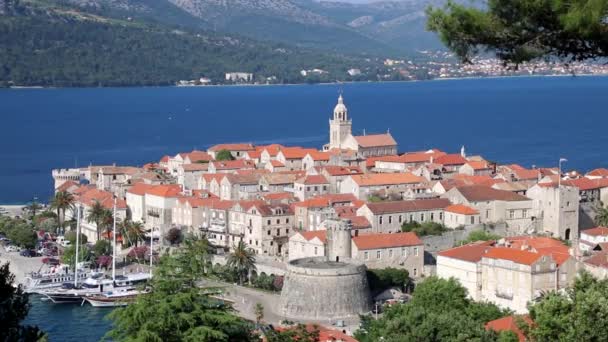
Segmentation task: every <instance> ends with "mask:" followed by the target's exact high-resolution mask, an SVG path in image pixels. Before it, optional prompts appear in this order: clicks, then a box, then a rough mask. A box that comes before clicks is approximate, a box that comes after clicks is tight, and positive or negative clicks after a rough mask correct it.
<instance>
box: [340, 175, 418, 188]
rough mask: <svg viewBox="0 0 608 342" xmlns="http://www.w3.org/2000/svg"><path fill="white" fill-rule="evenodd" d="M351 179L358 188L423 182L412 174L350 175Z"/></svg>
mask: <svg viewBox="0 0 608 342" xmlns="http://www.w3.org/2000/svg"><path fill="white" fill-rule="evenodd" d="M351 177H352V179H353V180H354V181H355V183H357V184H359V185H360V186H374V185H399V184H414V183H422V182H424V181H425V179H424V178H423V177H418V176H416V175H414V174H412V173H409V172H407V173H367V174H363V175H352V176H351Z"/></svg>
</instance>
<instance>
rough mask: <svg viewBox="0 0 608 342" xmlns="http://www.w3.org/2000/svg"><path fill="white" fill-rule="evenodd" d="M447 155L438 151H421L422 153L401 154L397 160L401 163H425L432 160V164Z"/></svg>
mask: <svg viewBox="0 0 608 342" xmlns="http://www.w3.org/2000/svg"><path fill="white" fill-rule="evenodd" d="M445 155H447V153H445V152H441V151H439V150H430V151H422V152H408V153H405V154H402V155H401V156H400V157H399V159H400V161H401V162H402V163H408V164H409V163H427V162H430V161H431V158H432V159H433V162H434V161H435V160H436V159H437V158H439V157H442V156H445Z"/></svg>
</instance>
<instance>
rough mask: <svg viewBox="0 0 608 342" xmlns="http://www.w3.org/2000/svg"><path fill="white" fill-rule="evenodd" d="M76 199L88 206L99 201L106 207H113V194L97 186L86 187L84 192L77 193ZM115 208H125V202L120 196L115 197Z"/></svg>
mask: <svg viewBox="0 0 608 342" xmlns="http://www.w3.org/2000/svg"><path fill="white" fill-rule="evenodd" d="M76 199H77V201H78V202H80V203H82V204H84V205H86V206H89V207H90V206H93V204H95V202H99V203H101V205H102V206H103V207H104V208H106V209H112V208H113V207H114V194H112V193H111V192H109V191H104V190H99V189H97V188H90V187H87V188H86V190H85V191H84V192H81V193H79V194H78V196H77V198H76ZM116 208H117V209H127V202H126V201H125V200H123V199H121V198H118V199H116Z"/></svg>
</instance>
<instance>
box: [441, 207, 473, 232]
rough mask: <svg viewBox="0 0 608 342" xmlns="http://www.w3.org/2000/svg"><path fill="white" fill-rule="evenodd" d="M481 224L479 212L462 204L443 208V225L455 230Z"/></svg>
mask: <svg viewBox="0 0 608 342" xmlns="http://www.w3.org/2000/svg"><path fill="white" fill-rule="evenodd" d="M479 223H481V219H480V218H479V211H477V210H476V209H474V208H471V207H469V206H466V205H464V204H452V205H449V206H447V207H446V208H445V214H444V219H443V224H444V225H445V226H446V227H448V228H457V227H463V226H470V225H475V224H479Z"/></svg>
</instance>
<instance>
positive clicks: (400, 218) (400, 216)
mask: <svg viewBox="0 0 608 342" xmlns="http://www.w3.org/2000/svg"><path fill="white" fill-rule="evenodd" d="M402 222H403V216H402V215H399V223H402Z"/></svg>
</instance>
